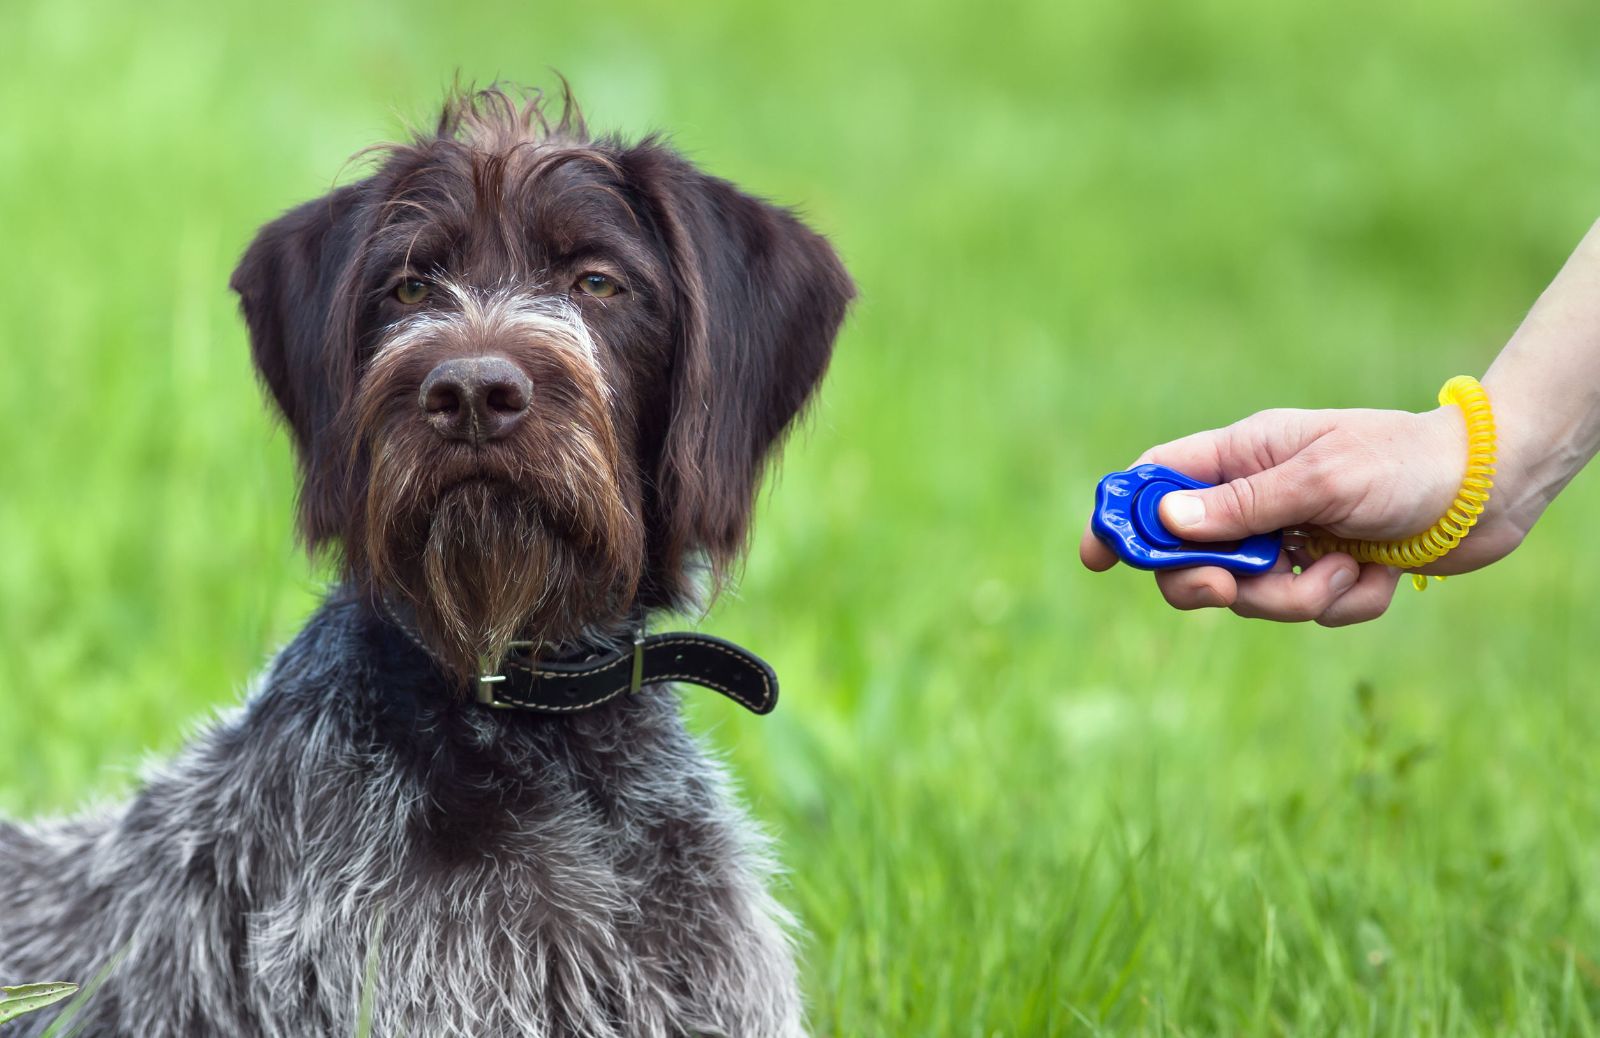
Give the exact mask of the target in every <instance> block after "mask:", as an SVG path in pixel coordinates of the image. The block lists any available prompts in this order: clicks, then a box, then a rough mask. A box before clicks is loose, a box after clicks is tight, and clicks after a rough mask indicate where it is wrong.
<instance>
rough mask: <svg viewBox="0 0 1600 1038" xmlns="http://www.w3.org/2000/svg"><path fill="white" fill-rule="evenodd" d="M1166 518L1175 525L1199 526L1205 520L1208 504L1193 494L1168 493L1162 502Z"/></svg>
mask: <svg viewBox="0 0 1600 1038" xmlns="http://www.w3.org/2000/svg"><path fill="white" fill-rule="evenodd" d="M1161 504H1162V508H1163V511H1165V512H1166V518H1167V521H1168V522H1169V523H1171V524H1172V525H1173V526H1181V527H1185V528H1187V527H1190V526H1199V525H1200V524H1201V523H1203V522H1205V519H1206V506H1205V502H1204V501H1201V500H1200V499H1199V498H1198V497H1195V496H1194V495H1193V494H1183V493H1176V494H1168V495H1167V496H1166V499H1165V500H1163V501H1162V502H1161Z"/></svg>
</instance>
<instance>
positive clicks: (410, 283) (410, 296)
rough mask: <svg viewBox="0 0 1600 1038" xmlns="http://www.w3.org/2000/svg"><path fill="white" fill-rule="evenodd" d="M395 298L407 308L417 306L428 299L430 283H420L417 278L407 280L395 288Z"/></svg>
mask: <svg viewBox="0 0 1600 1038" xmlns="http://www.w3.org/2000/svg"><path fill="white" fill-rule="evenodd" d="M394 297H395V298H396V299H398V300H400V302H402V303H404V304H406V305H407V306H416V305H417V304H418V303H420V302H422V301H423V300H424V299H426V298H428V283H427V282H426V281H418V280H417V279H416V278H407V279H406V280H404V281H402V282H400V283H399V284H398V285H396V286H395V288H394Z"/></svg>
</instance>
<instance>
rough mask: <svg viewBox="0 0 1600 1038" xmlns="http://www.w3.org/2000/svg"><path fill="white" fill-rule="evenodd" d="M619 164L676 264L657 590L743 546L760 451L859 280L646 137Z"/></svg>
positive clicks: (789, 218) (822, 248)
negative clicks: (698, 563)
mask: <svg viewBox="0 0 1600 1038" xmlns="http://www.w3.org/2000/svg"><path fill="white" fill-rule="evenodd" d="M622 165H623V168H624V170H625V171H626V174H627V176H628V178H629V180H630V182H631V186H632V188H633V189H634V190H635V191H636V192H637V193H638V194H639V195H640V196H642V198H643V199H644V201H645V204H646V206H647V207H648V208H649V209H650V216H651V218H652V220H653V222H654V223H655V224H656V226H657V228H658V230H659V232H660V234H661V236H662V238H663V240H664V242H665V244H666V247H667V251H668V254H669V258H670V260H671V263H672V266H673V282H674V290H675V293H676V295H677V299H676V300H675V301H674V302H675V306H676V311H677V321H676V328H675V333H674V334H675V340H676V341H675V343H674V348H675V354H674V357H673V361H672V376H671V417H670V419H669V422H668V427H667V432H666V440H665V444H664V446H663V449H662V454H661V459H660V462H659V471H658V472H657V473H656V487H657V494H658V508H659V511H660V513H661V514H660V516H659V517H658V521H659V522H661V523H664V524H665V530H664V531H662V533H663V534H664V535H663V536H660V537H659V538H658V544H659V546H660V549H661V550H662V552H663V554H664V558H663V559H661V560H658V561H659V568H660V570H661V571H664V572H662V574H661V576H662V579H664V581H665V582H667V584H668V588H667V589H665V590H667V591H668V593H669V594H670V595H672V596H673V597H677V596H678V594H679V593H680V592H679V589H678V588H677V587H676V586H675V585H676V584H677V583H678V582H679V581H680V579H681V577H680V575H681V573H682V572H683V569H684V563H685V561H686V560H687V559H688V558H689V557H690V556H692V555H694V554H695V553H697V552H703V553H704V554H705V556H706V557H707V558H708V559H709V561H710V562H711V564H712V567H713V570H714V571H715V572H716V573H717V575H718V576H719V577H720V576H721V575H722V574H723V573H725V571H726V569H727V567H728V566H729V564H730V563H732V562H733V561H735V560H736V559H737V558H738V557H739V555H740V553H741V552H742V550H743V548H744V545H745V539H746V535H747V533H748V531H749V525H750V515H751V510H752V508H753V506H754V499H755V495H756V491H757V489H758V485H759V483H760V479H761V473H762V469H763V468H764V466H765V463H766V460H767V457H768V455H769V454H770V453H771V452H772V450H773V448H774V447H775V446H776V445H777V444H778V442H779V440H780V439H781V438H782V436H783V433H784V432H785V430H787V429H788V427H789V426H790V424H791V423H792V422H793V421H794V419H795V418H796V416H797V415H799V414H800V412H801V410H802V409H803V408H804V407H805V405H806V402H807V401H808V400H809V399H810V397H811V394H812V391H813V390H814V389H815V388H816V386H817V383H818V382H819V381H820V380H821V378H822V375H823V372H824V371H825V370H826V369H827V366H828V359H829V357H830V355H831V354H832V352H833V340H834V336H835V335H836V334H837V332H838V330H839V325H840V323H841V322H842V321H843V319H844V315H845V310H846V308H847V307H848V306H849V303H850V300H851V298H852V297H853V296H854V295H855V288H854V286H853V285H852V284H851V281H850V276H849V275H848V274H847V273H846V272H845V269H844V265H843V264H842V263H840V261H839V257H838V256H837V255H836V254H835V253H834V250H833V248H832V247H831V246H830V245H829V244H828V242H827V240H826V239H824V238H823V237H822V236H821V235H819V234H817V233H815V232H814V231H812V230H810V229H809V228H807V227H806V226H805V225H804V224H803V223H801V222H800V220H799V219H797V218H796V217H795V215H794V214H793V213H791V212H789V211H788V210H786V209H782V208H780V207H778V206H775V205H772V204H769V203H767V202H763V201H761V200H759V199H756V198H753V197H751V196H750V195H747V194H745V193H743V192H741V191H740V190H738V189H737V188H735V187H734V186H733V185H732V184H729V183H728V182H727V181H724V180H719V179H717V178H715V177H711V176H707V175H705V174H704V173H701V172H700V171H699V170H697V169H695V168H694V167H693V166H691V165H690V164H689V163H688V162H687V161H685V160H684V159H682V158H681V157H679V156H678V155H677V154H676V153H674V152H673V151H671V150H670V149H667V148H665V147H663V146H661V145H659V144H657V143H655V142H651V141H647V142H645V143H643V144H641V145H639V146H638V147H637V148H634V149H632V150H630V151H629V152H628V153H627V154H626V155H625V156H624V158H623V162H622Z"/></svg>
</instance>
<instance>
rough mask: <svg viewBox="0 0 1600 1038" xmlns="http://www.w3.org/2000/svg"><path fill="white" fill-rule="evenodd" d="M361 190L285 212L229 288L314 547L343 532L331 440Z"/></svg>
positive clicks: (343, 393)
mask: <svg viewBox="0 0 1600 1038" xmlns="http://www.w3.org/2000/svg"><path fill="white" fill-rule="evenodd" d="M363 188H364V185H362V184H353V185H349V186H346V187H342V188H338V189H336V190H335V191H334V192H333V193H331V194H329V195H327V196H325V197H323V198H319V199H316V200H314V201H311V202H307V203H305V204H304V205H301V206H298V207H296V208H294V209H291V210H290V211H289V212H287V213H285V214H284V215H283V216H280V217H279V218H278V219H276V220H274V221H272V222H271V223H269V224H267V225H266V226H265V227H263V228H261V230H260V231H259V232H258V233H257V234H256V237H255V240H254V241H253V242H251V243H250V247H249V248H248V249H246V250H245V254H244V257H243V258H242V259H241V260H240V261H239V266H238V267H237V268H236V269H235V270H234V272H233V277H232V278H231V279H230V280H229V285H230V286H231V287H232V288H233V290H234V291H235V292H237V293H238V294H239V301H240V307H241V309H242V310H243V311H244V319H245V324H246V325H247V326H248V327H249V330H250V352H251V354H252V355H253V357H254V359H255V365H256V370H257V372H258V373H259V374H260V376H261V381H262V382H263V383H264V384H265V386H266V387H267V389H268V390H269V391H270V392H271V393H272V397H273V399H274V400H275V401H277V404H278V408H279V410H281V411H282V412H283V417H284V421H285V422H286V423H287V424H288V426H289V431H290V433H291V435H292V436H293V438H294V445H295V452H296V455H297V456H298V458H299V462H300V473H301V489H300V526H301V533H302V535H303V536H304V537H305V539H306V542H307V543H308V544H309V545H311V546H313V547H316V546H318V545H322V544H325V543H327V542H329V541H331V540H333V539H334V538H336V537H337V536H338V534H339V532H340V531H341V529H342V524H343V522H344V505H345V502H344V492H345V488H344V486H343V484H344V476H343V462H344V458H343V456H342V455H343V450H342V447H341V444H340V443H339V437H338V435H337V434H336V433H335V432H334V431H333V430H332V428H331V427H332V426H333V425H334V423H335V421H336V419H337V418H338V416H339V411H340V406H341V404H342V402H343V401H344V400H345V399H346V397H347V396H348V395H349V390H350V382H351V380H352V379H353V378H354V369H355V362H356V356H355V354H356V349H355V344H354V343H353V342H351V341H350V340H351V337H352V336H353V334H354V322H353V320H351V316H352V311H351V307H352V306H353V305H354V302H353V296H354V294H355V286H354V284H353V283H352V279H353V270H352V268H353V263H352V260H353V258H354V254H355V251H356V243H357V240H358V237H359V228H358V227H357V223H358V221H359V220H360V219H361V213H360V209H361V201H362V197H363Z"/></svg>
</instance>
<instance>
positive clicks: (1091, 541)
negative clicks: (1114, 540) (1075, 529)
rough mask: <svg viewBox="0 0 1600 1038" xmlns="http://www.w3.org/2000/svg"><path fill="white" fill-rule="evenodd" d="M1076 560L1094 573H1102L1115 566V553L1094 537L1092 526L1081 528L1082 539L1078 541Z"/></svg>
mask: <svg viewBox="0 0 1600 1038" xmlns="http://www.w3.org/2000/svg"><path fill="white" fill-rule="evenodd" d="M1078 558H1079V559H1080V560H1082V562H1083V564H1084V565H1085V566H1087V567H1088V568H1089V569H1092V570H1094V571H1095V572H1096V573H1104V572H1105V571H1106V570H1108V569H1110V568H1111V567H1112V566H1115V565H1116V564H1117V553H1116V552H1114V551H1112V550H1111V549H1110V548H1108V547H1106V544H1105V542H1104V541H1102V540H1101V539H1100V538H1098V537H1096V536H1095V535H1094V527H1093V526H1085V527H1084V528H1083V537H1082V539H1081V540H1079V541H1078Z"/></svg>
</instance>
